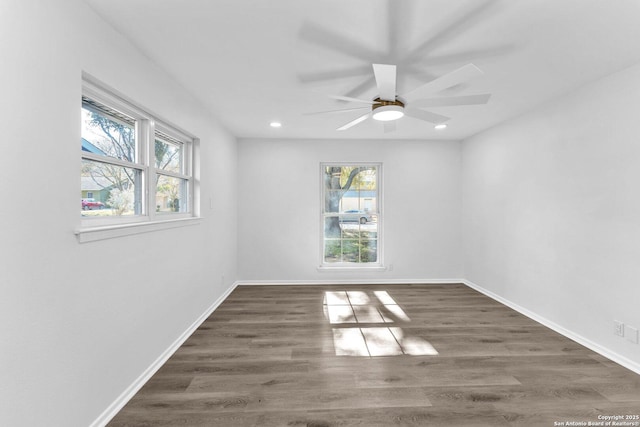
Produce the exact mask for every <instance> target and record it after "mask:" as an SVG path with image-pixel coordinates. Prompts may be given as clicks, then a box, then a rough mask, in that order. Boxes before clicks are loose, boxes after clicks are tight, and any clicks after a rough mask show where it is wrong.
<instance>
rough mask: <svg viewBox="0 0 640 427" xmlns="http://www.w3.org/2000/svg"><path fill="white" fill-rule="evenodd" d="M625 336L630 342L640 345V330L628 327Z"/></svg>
mask: <svg viewBox="0 0 640 427" xmlns="http://www.w3.org/2000/svg"><path fill="white" fill-rule="evenodd" d="M624 335H625V336H626V337H627V340H628V341H631V342H632V343H634V344H638V330H637V329H636V328H634V327H632V326H628V325H627V330H626V331H625V334H624Z"/></svg>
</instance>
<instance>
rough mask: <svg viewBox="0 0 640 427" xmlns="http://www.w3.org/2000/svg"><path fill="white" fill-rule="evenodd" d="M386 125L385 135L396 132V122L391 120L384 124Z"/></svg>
mask: <svg viewBox="0 0 640 427" xmlns="http://www.w3.org/2000/svg"><path fill="white" fill-rule="evenodd" d="M383 125H384V133H390V132H395V131H396V121H395V120H391V121H388V122H383Z"/></svg>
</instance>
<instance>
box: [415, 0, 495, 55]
mask: <svg viewBox="0 0 640 427" xmlns="http://www.w3.org/2000/svg"><path fill="white" fill-rule="evenodd" d="M496 4H497V1H496V0H488V1H485V2H484V3H480V4H479V5H477V6H476V7H474V8H472V9H471V10H468V11H466V10H465V11H464V12H463V14H462V15H461V16H460V17H459V18H457V19H456V20H455V21H454V22H452V23H451V24H450V25H449V26H448V27H446V28H444V29H442V30H440V31H439V32H438V33H437V34H436V35H435V36H434V37H432V38H430V39H429V40H426V41H425V42H423V43H422V44H420V45H419V46H418V47H416V48H415V49H413V50H412V51H411V52H410V53H409V55H408V56H410V57H416V56H420V55H421V54H423V52H425V51H432V50H434V49H435V48H436V47H438V46H439V45H441V44H443V43H445V42H447V41H448V40H451V39H452V38H454V37H456V36H458V35H459V34H462V33H463V32H464V31H466V30H467V29H468V28H470V27H471V26H472V25H473V23H474V21H479V20H481V19H482V18H483V17H484V16H485V15H486V14H487V13H488V12H489V11H491V9H492V8H493V6H495V5H496ZM461 10H462V9H461Z"/></svg>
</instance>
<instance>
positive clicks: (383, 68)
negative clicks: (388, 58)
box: [373, 64, 396, 101]
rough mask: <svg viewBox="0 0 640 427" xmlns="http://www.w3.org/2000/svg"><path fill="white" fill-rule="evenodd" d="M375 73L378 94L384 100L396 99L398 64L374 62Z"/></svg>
mask: <svg viewBox="0 0 640 427" xmlns="http://www.w3.org/2000/svg"><path fill="white" fill-rule="evenodd" d="M373 74H374V75H375V76H376V85H377V86H378V96H380V99H381V100H383V101H395V100H396V66H395V65H388V64H373Z"/></svg>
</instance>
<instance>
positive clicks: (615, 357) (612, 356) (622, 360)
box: [462, 279, 640, 374]
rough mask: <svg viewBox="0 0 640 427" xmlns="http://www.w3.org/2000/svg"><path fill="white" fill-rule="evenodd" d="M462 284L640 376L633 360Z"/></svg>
mask: <svg viewBox="0 0 640 427" xmlns="http://www.w3.org/2000/svg"><path fill="white" fill-rule="evenodd" d="M462 283H464V284H465V285H467V286H469V287H470V288H472V289H475V290H476V291H478V292H480V293H482V294H484V295H486V296H488V297H489V298H491V299H494V300H496V301H498V302H499V303H501V304H504V305H506V306H507V307H509V308H512V309H513V310H515V311H517V312H518V313H520V314H523V315H525V316H527V317H528V318H530V319H532V320H535V321H536V322H538V323H540V324H541V325H544V326H546V327H547V328H549V329H552V330H554V331H556V332H557V333H559V334H560V335H563V336H565V337H567V338H569V339H571V340H573V341H575V342H577V343H578V344H581V345H583V346H585V347H587V348H588V349H590V350H593V351H595V352H596V353H598V354H600V355H602V356H604V357H606V358H607V359H609V360H612V361H614V362H616V363H617V364H619V365H622V366H624V367H625V368H627V369H629V370H631V371H633V372H635V373H637V374H640V364H638V363H636V362H634V361H633V360H630V359H627V358H626V357H624V356H622V355H620V354H618V353H615V352H613V351H611V350H609V349H607V348H605V347H602V346H601V345H600V344H597V343H595V342H593V341H591V340H589V339H587V338H585V337H583V336H582V335H580V334H577V333H575V332H573V331H570V330H568V329H566V328H564V327H562V326H560V325H558V324H557V323H555V322H552V321H551V320H549V319H547V318H545V317H542V316H540V315H538V314H536V313H534V312H532V311H530V310H528V309H526V308H524V307H522V306H520V305H518V304H516V303H514V302H511V301H509V300H508V299H506V298H503V297H501V296H500V295H498V294H495V293H493V292H491V291H489V290H487V289H485V288H483V287H482V286H479V285H477V284H475V283H473V282H472V281H470V280H466V279H465V280H463V281H462Z"/></svg>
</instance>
